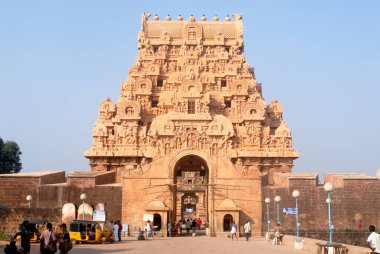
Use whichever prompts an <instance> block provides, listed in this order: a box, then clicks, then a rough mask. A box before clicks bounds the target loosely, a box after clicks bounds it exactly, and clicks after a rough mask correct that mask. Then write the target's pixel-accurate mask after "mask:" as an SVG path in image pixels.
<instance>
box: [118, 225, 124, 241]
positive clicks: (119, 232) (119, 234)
mask: <svg viewBox="0 0 380 254" xmlns="http://www.w3.org/2000/svg"><path fill="white" fill-rule="evenodd" d="M117 225H118V226H119V230H118V237H119V241H121V231H122V230H123V225H121V223H120V221H119V220H118V221H117Z"/></svg>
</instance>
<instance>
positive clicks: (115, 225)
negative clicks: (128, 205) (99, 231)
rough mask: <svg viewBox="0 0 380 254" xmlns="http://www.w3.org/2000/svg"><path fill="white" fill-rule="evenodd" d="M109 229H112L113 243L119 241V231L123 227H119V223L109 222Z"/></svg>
mask: <svg viewBox="0 0 380 254" xmlns="http://www.w3.org/2000/svg"><path fill="white" fill-rule="evenodd" d="M107 226H108V227H109V228H111V229H112V231H113V235H114V239H115V242H119V241H121V231H122V230H123V225H121V223H120V221H119V220H118V221H115V222H114V221H113V220H111V223H110V224H109V225H107Z"/></svg>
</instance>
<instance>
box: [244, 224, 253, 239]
mask: <svg viewBox="0 0 380 254" xmlns="http://www.w3.org/2000/svg"><path fill="white" fill-rule="evenodd" d="M244 235H245V238H246V239H247V241H248V239H249V237H250V236H251V223H250V222H249V220H247V222H246V223H245V224H244Z"/></svg>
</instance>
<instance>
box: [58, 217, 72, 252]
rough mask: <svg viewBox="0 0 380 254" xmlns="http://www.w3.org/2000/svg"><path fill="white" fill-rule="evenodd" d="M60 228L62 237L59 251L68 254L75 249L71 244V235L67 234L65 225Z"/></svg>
mask: <svg viewBox="0 0 380 254" xmlns="http://www.w3.org/2000/svg"><path fill="white" fill-rule="evenodd" d="M59 228H60V229H61V231H62V236H61V238H60V239H59V250H60V252H59V253H60V254H67V253H69V251H70V250H71V249H72V248H73V244H72V243H71V239H70V234H69V232H67V226H66V224H65V223H63V224H61V225H59Z"/></svg>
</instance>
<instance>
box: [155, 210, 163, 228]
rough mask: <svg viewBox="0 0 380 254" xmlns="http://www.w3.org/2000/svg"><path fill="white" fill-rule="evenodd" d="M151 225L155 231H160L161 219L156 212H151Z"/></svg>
mask: <svg viewBox="0 0 380 254" xmlns="http://www.w3.org/2000/svg"><path fill="white" fill-rule="evenodd" d="M153 225H154V230H155V231H161V227H162V220H161V215H159V214H158V213H155V214H153Z"/></svg>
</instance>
